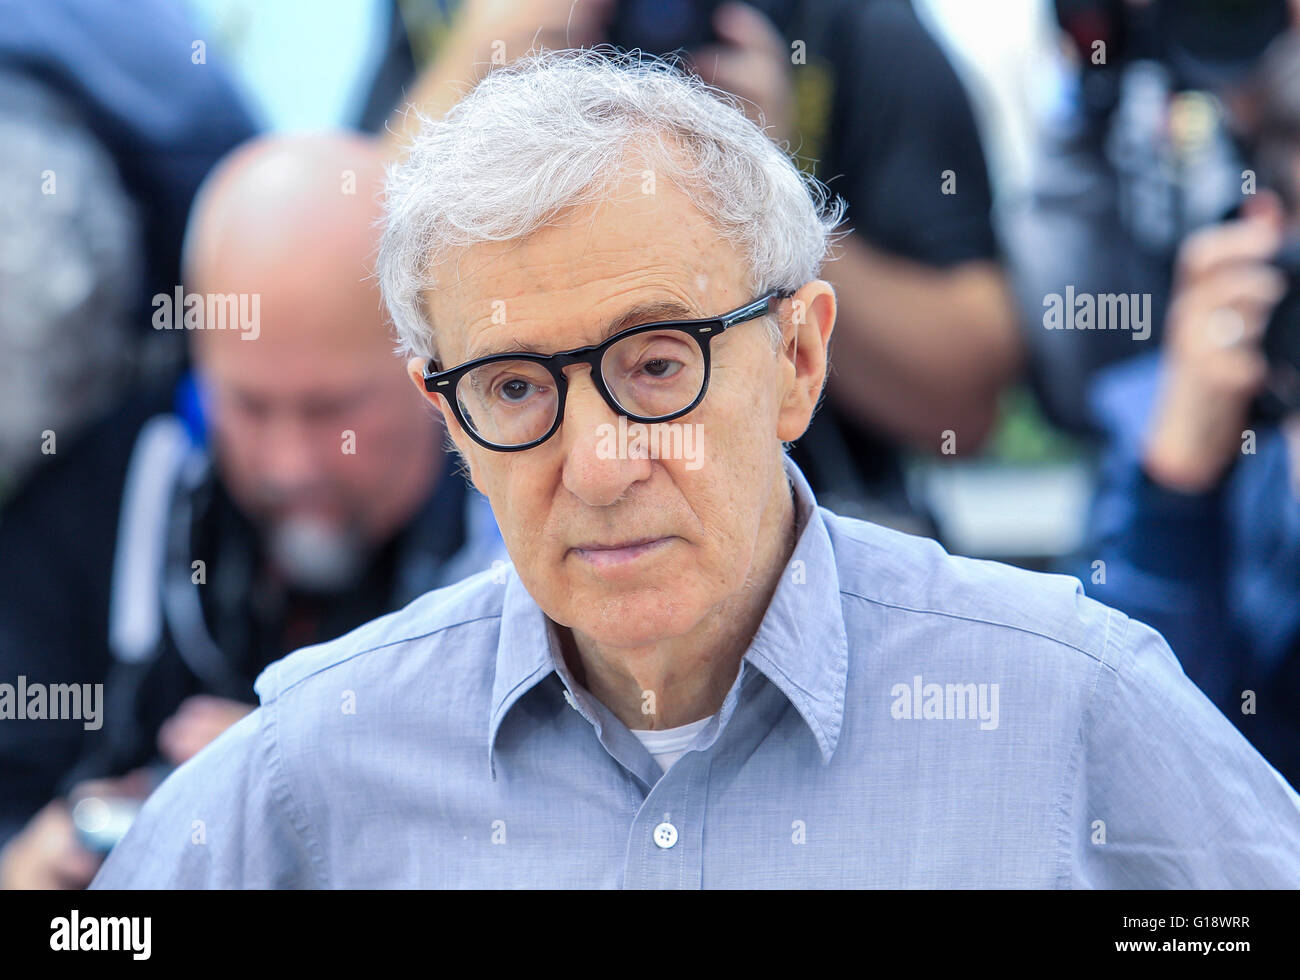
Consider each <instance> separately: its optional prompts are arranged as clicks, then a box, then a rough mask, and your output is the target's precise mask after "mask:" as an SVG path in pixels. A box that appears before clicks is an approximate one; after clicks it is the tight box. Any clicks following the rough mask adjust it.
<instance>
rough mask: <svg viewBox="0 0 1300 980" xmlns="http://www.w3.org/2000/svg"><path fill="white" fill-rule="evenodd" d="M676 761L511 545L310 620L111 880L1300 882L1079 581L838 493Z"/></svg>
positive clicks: (1136, 637)
mask: <svg viewBox="0 0 1300 980" xmlns="http://www.w3.org/2000/svg"><path fill="white" fill-rule="evenodd" d="M786 468H787V473H788V474H789V477H790V482H791V485H792V487H793V490H794V494H795V500H796V512H797V519H798V521H799V525H800V535H799V538H798V544H797V547H796V549H795V551H794V554H793V555H792V557H791V559H790V562H789V565H788V566H787V568H786V570H785V572H784V575H783V577H782V579H781V582H780V585H779V586H778V588H777V590H776V592H775V594H774V596H773V598H772V602H771V605H770V606H769V608H768V610H767V613H766V615H765V617H764V619H763V621H762V625H761V626H760V628H759V631H758V634H757V635H756V636H755V638H754V641H753V643H752V644H751V645H750V647H749V649H748V650H747V651H746V653H745V656H744V659H743V661H742V663H741V669H740V671H739V674H738V676H737V677H736V679H735V682H734V683H733V684H732V685H731V689H730V690H729V692H728V693H727V696H726V699H725V700H724V702H723V704H722V706H721V709H720V710H719V711H718V713H717V715H716V716H715V717H714V718H713V719H712V720H711V721H710V722H709V723H708V724H707V725H706V726H705V727H704V729H703V730H702V731H701V732H700V733H699V734H698V735H697V737H696V740H695V742H694V743H693V746H692V748H691V749H690V750H688V751H687V752H686V754H685V755H683V756H682V757H681V758H680V759H679V760H678V761H677V762H676V763H674V764H673V765H672V766H671V768H669V770H668V771H667V772H666V773H664V772H662V771H661V770H660V769H659V767H658V766H657V765H656V764H655V762H654V759H653V758H652V757H651V755H650V753H649V752H648V751H647V750H646V748H645V747H644V746H643V745H642V744H641V743H640V742H639V741H638V740H637V738H635V737H634V736H633V735H632V733H631V732H630V731H629V730H628V729H627V728H626V727H625V726H624V725H623V724H622V723H621V722H620V721H619V720H618V719H617V718H615V717H614V715H613V714H612V713H611V712H610V711H609V710H608V709H607V708H606V707H605V706H604V705H602V704H601V703H600V702H598V701H597V700H596V699H595V698H593V697H592V696H591V694H589V693H588V692H587V691H586V690H584V689H583V688H582V687H580V686H579V685H578V684H577V683H576V682H575V681H574V679H573V676H572V674H571V673H570V672H569V670H568V669H567V667H566V666H565V663H564V661H563V658H562V657H561V656H560V655H559V653H558V645H557V643H556V640H555V636H554V634H553V632H552V629H553V628H552V627H550V626H549V623H548V620H547V619H546V617H545V615H544V614H543V612H542V610H541V609H540V608H539V607H538V606H537V604H536V603H535V602H534V601H533V600H532V598H531V597H530V596H529V595H528V593H527V592H526V591H525V590H524V587H523V585H522V583H521V582H520V580H519V578H518V577H517V576H516V575H515V574H514V571H513V569H510V568H503V569H498V570H497V571H496V572H486V573H484V574H480V575H477V576H474V577H473V578H469V579H466V580H465V581H463V582H460V583H459V584H457V585H454V586H451V587H449V588H446V589H440V590H438V591H435V592H431V593H428V594H427V595H425V596H423V597H422V598H420V599H418V600H416V601H415V602H413V603H412V604H411V605H409V606H407V607H406V608H405V609H403V610H401V611H400V612H396V613H393V614H392V615H389V616H386V617H384V618H382V619H379V620H376V621H374V622H372V623H370V624H367V625H366V626H363V627H361V628H360V629H358V630H356V631H354V632H352V633H350V634H348V635H347V636H344V637H342V638H340V639H337V640H334V641H332V642H330V643H325V644H321V645H319V646H315V647H310V648H307V649H304V650H300V651H298V652H297V653H294V654H292V655H291V656H288V657H286V658H284V659H283V660H281V661H279V662H277V663H275V664H273V665H271V666H270V667H268V668H267V669H266V671H265V672H264V673H263V674H262V676H261V678H259V680H258V684H257V690H258V694H259V696H260V697H261V702H262V704H261V707H260V708H259V709H258V710H257V711H255V712H253V713H252V714H251V715H249V716H247V717H246V718H245V719H244V720H242V721H241V722H239V723H238V724H237V725H235V726H234V727H233V728H231V729H229V730H228V731H227V732H226V733H225V734H224V735H222V736H221V737H220V738H218V739H217V740H216V741H215V742H213V743H212V744H211V745H210V746H208V748H206V749H205V750H204V751H203V752H201V753H200V754H199V755H197V756H196V757H195V758H194V759H193V760H191V761H190V762H189V763H187V764H186V765H184V766H182V767H181V768H180V769H179V770H177V771H176V772H175V773H174V774H173V775H172V776H171V777H170V778H169V779H168V780H167V781H166V782H165V783H164V784H163V786H162V787H161V788H159V790H158V791H157V792H156V793H155V794H154V795H153V797H152V798H151V799H150V800H149V802H148V804H147V805H146V806H145V808H144V810H143V812H142V813H141V815H140V817H139V818H138V819H137V821H136V823H135V825H134V826H133V827H132V829H131V830H130V832H129V833H128V834H127V836H126V837H125V839H124V840H123V841H122V842H121V843H120V844H119V845H118V847H117V848H116V849H115V850H114V851H113V853H112V854H111V855H110V857H109V858H108V861H107V862H106V863H105V865H104V867H103V869H102V870H101V871H100V874H99V876H98V877H97V878H96V879H95V887H100V888H104V887H109V888H112V887H124V886H132V887H137V886H138V887H156V888H196V887H356V888H369V887H394V886H402V887H406V886H410V887H434V888H444V887H447V888H458V887H480V888H497V887H500V888H523V887H543V888H566V887H583V888H619V887H622V888H701V887H707V888H734V887H740V888H750V887H763V888H766V887H860V886H883V887H924V888H954V887H1031V888H1070V887H1139V888H1140V887H1160V888H1162V887H1251V886H1255V887H1259V886H1262V887H1269V886H1281V887H1293V888H1294V887H1298V886H1300V797H1298V796H1297V795H1296V793H1295V792H1294V790H1292V789H1291V788H1290V787H1289V786H1288V785H1287V784H1286V783H1285V782H1284V781H1283V780H1282V778H1281V777H1280V776H1279V775H1278V774H1277V773H1276V771H1275V770H1274V769H1273V768H1272V767H1271V766H1269V764H1268V763H1267V762H1266V761H1265V760H1264V759H1263V758H1262V757H1261V756H1260V755H1259V754H1258V753H1257V752H1256V751H1255V750H1254V749H1252V748H1251V747H1250V745H1249V744H1248V743H1247V742H1246V741H1245V739H1243V738H1242V736H1241V735H1240V734H1239V733H1238V732H1237V730H1236V729H1235V728H1234V727H1233V725H1232V724H1231V723H1230V722H1229V721H1228V720H1227V719H1226V718H1225V717H1224V716H1223V715H1222V714H1220V713H1219V711H1218V710H1217V709H1216V708H1214V707H1213V706H1212V705H1211V704H1210V702H1209V701H1208V700H1206V698H1205V697H1204V696H1203V695H1202V694H1201V693H1200V691H1199V690H1197V688H1196V687H1195V686H1193V685H1192V684H1191V682H1189V681H1188V680H1187V678H1186V677H1185V676H1184V675H1183V672H1182V670H1181V669H1180V668H1179V666H1178V662H1177V661H1176V660H1175V658H1174V657H1173V655H1172V654H1171V653H1170V650H1169V648H1168V646H1167V645H1166V644H1165V643H1164V641H1163V640H1162V639H1161V638H1160V636H1159V634H1157V633H1156V632H1154V631H1153V630H1151V629H1149V628H1148V627H1146V626H1144V625H1142V624H1141V623H1138V622H1136V621H1134V620H1132V619H1129V618H1128V617H1126V616H1125V615H1124V614H1122V613H1120V612H1117V611H1115V610H1113V609H1110V608H1108V607H1106V606H1103V605H1101V604H1099V603H1097V602H1095V601H1093V600H1091V599H1089V598H1087V597H1086V596H1085V595H1084V594H1083V590H1082V587H1081V586H1080V584H1079V582H1078V581H1077V580H1075V579H1073V578H1068V577H1065V576H1054V575H1042V574H1037V573H1032V572H1027V571H1023V570H1020V569H1016V568H1012V567H1009V566H1005V565H999V564H995V563H992V562H985V561H973V560H969V559H964V558H956V557H952V556H950V555H948V554H947V553H945V552H944V550H943V549H942V548H941V547H940V546H939V545H938V544H936V543H935V542H933V541H930V540H927V539H924V538H919V537H912V536H909V535H905V534H901V533H898V532H894V531H890V530H886V529H884V528H881V527H877V526H875V525H872V524H867V523H864V522H861V521H856V520H849V519H846V518H843V517H839V516H837V515H835V514H832V513H831V512H829V511H827V510H824V509H821V508H819V507H818V506H817V504H816V502H815V500H814V499H813V496H812V492H811V491H810V489H809V487H808V485H807V483H806V481H805V480H804V478H803V475H802V474H801V473H800V472H799V471H798V469H797V468H796V467H795V466H794V464H793V463H792V462H790V461H789V460H788V459H787V460H786Z"/></svg>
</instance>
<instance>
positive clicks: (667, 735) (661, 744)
mask: <svg viewBox="0 0 1300 980" xmlns="http://www.w3.org/2000/svg"><path fill="white" fill-rule="evenodd" d="M712 720H713V715H709V717H707V718H701V719H700V720H699V721H693V722H691V723H690V724H688V725H682V726H681V727H679V728H661V729H659V730H658V731H642V730H641V729H636V728H634V729H632V730H631V731H632V734H633V735H635V736H636V737H637V738H639V739H640V740H641V744H642V745H644V746H645V747H646V749H647V750H648V751H649V752H650V754H651V755H652V756H654V760H655V762H657V763H659V768H660V769H662V770H663V771H664V772H667V771H668V768H669V767H670V766H671V765H672V764H673V763H674V762H676V761H677V760H678V759H680V758H681V757H682V756H684V755H685V754H686V750H687V749H688V748H690V745H691V743H692V742H694V741H695V736H696V735H698V734H699V733H700V732H702V731H704V726H705V725H707V724H708V723H709V722H711V721H712Z"/></svg>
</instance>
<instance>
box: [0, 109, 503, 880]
mask: <svg viewBox="0 0 1300 980" xmlns="http://www.w3.org/2000/svg"><path fill="white" fill-rule="evenodd" d="M384 162H385V159H384V156H383V154H382V153H381V152H380V150H379V149H378V147H377V145H376V143H375V141H374V140H372V139H370V138H369V137H363V136H360V135H357V134H351V133H321V134H302V135H287V136H271V137H263V138H261V139H258V140H253V141H250V142H248V143H246V144H244V145H243V146H241V147H240V148H239V149H237V150H235V151H234V152H233V153H231V154H230V155H228V156H227V157H226V158H225V159H223V161H222V162H221V163H220V164H219V165H218V167H217V169H216V170H215V171H214V172H213V175H212V176H211V177H210V178H209V180H208V182H207V183H205V184H204V186H203V189H202V190H201V191H200V194H199V196H198V198H197V200H196V203H195V207H194V212H193V214H192V216H191V220H190V224H189V230H188V232H187V236H186V240H185V261H184V268H185V277H184V278H185V281H184V284H183V287H181V286H178V287H177V289H176V293H175V295H176V296H178V297H179V296H180V295H181V294H182V293H184V294H188V298H187V299H185V300H184V301H183V302H182V301H181V300H180V299H177V301H176V305H175V306H172V305H171V300H172V294H166V293H164V294H159V296H158V297H156V298H155V300H156V304H157V313H156V315H155V317H154V324H155V327H156V328H158V329H168V330H184V331H185V333H184V338H185V340H186V341H187V342H188V344H189V346H190V348H191V352H192V355H193V359H194V364H195V370H194V375H193V377H187V378H186V379H184V380H182V382H181V383H180V384H179V385H176V387H175V393H174V395H175V397H174V402H173V404H171V405H165V406H164V407H162V408H157V409H155V410H153V411H150V412H142V411H139V410H138V409H137V407H136V406H134V405H133V406H128V407H126V408H124V409H123V410H122V411H120V412H118V413H116V414H115V415H114V416H113V417H112V418H111V419H110V420H108V421H107V422H106V423H104V424H103V425H101V426H99V427H97V428H96V429H94V430H92V431H91V433H90V434H89V435H88V436H87V438H86V439H85V440H83V441H81V442H80V443H78V444H75V445H73V446H72V447H70V448H69V449H68V450H67V451H66V452H60V454H59V455H58V457H57V458H56V459H55V460H54V461H52V462H51V463H50V464H49V465H48V466H46V467H43V468H42V469H41V470H40V471H38V472H37V473H36V474H35V475H34V476H33V478H32V479H31V480H29V481H28V482H27V483H26V484H25V485H24V487H23V488H22V489H21V490H20V491H19V492H18V494H17V495H16V496H15V497H14V499H13V500H12V501H11V502H10V503H9V505H8V506H7V508H6V510H5V512H4V519H3V521H2V522H0V556H3V561H0V683H5V684H7V685H12V686H13V687H14V688H17V689H18V690H19V691H21V690H23V689H24V688H26V689H38V690H41V691H44V690H48V689H51V688H52V687H53V686H54V685H61V686H66V685H68V684H69V683H72V684H73V685H75V686H77V687H78V688H79V689H82V690H85V689H89V690H90V691H94V690H95V689H96V685H99V688H98V689H99V691H100V692H101V693H100V696H99V697H97V698H95V699H94V702H95V705H96V707H95V709H94V712H93V714H94V715H95V717H94V718H93V719H90V720H86V719H84V718H77V717H69V716H68V714H67V713H66V712H56V711H46V710H45V709H44V708H42V709H41V710H40V712H39V713H38V712H35V711H32V712H26V713H25V714H20V715H19V716H18V717H17V718H16V719H15V718H14V716H13V715H12V714H10V715H9V717H10V718H11V719H12V720H8V721H6V722H5V723H4V724H3V725H0V786H3V788H4V793H3V795H0V844H3V845H4V846H3V850H0V887H7V888H14V887H16V888H38V887H42V888H69V887H82V886H84V885H86V884H87V883H88V882H89V881H90V879H91V877H92V876H93V875H94V873H95V870H96V869H97V868H98V866H99V861H100V859H101V857H102V854H103V853H104V852H106V851H107V850H108V849H109V848H110V847H111V846H112V845H113V843H114V842H115V840H116V839H117V838H118V837H120V836H121V834H122V833H123V832H124V831H125V829H126V826H127V825H128V824H129V823H130V820H131V818H132V816H133V811H134V810H135V809H138V806H139V802H140V799H141V798H142V797H144V796H147V795H148V793H149V792H150V791H151V789H152V788H153V783H155V782H157V780H158V777H159V776H161V775H163V774H165V772H166V771H167V770H168V769H169V768H170V767H173V766H179V765H182V764H183V763H185V762H186V761H187V760H189V759H190V758H191V757H193V756H194V755H196V754H197V753H199V752H200V751H201V750H202V749H203V748H204V747H206V746H207V745H208V744H209V743H211V742H212V741H214V740H215V739H216V738H217V737H218V736H219V735H220V734H221V733H222V732H224V731H225V730H226V729H227V728H229V727H230V726H231V725H233V724H235V723H236V722H237V721H238V720H239V719H241V718H243V717H244V716H245V715H246V714H248V713H249V712H250V711H252V710H253V707H254V702H255V701H256V695H255V692H254V687H253V682H254V680H255V679H256V677H257V676H258V674H259V673H260V672H261V671H262V670H263V668H265V667H266V666H267V665H268V664H269V663H271V662H273V661H275V660H278V659H279V658H280V657H282V656H283V655H284V654H286V653H288V652H289V651H291V650H294V649H297V648H299V647H302V646H309V645H311V644H315V643H320V642H324V641H326V640H330V639H334V638H335V637H338V636H341V635H343V634H345V633H347V632H349V631H351V630H352V629H354V628H355V627H357V626H359V625H360V624H362V623H364V622H367V621H369V620H372V619H374V618H376V617H378V616H381V615H383V614H384V613H387V612H390V611H393V610H395V609H398V608H400V607H401V606H403V605H406V604H407V603H408V602H410V601H411V600H412V599H414V598H415V597H417V596H419V595H420V594H422V593H424V592H425V591H428V590H429V589H432V588H436V587H438V586H441V585H444V584H447V583H450V582H454V581H457V580H459V579H460V578H463V577H464V576H466V575H469V574H471V573H473V572H478V571H482V570H483V569H485V568H489V567H491V563H492V561H493V560H494V559H498V560H499V559H500V558H503V557H504V546H503V545H502V542H501V537H500V533H499V532H498V531H497V528H496V523H495V521H494V519H493V516H492V513H491V509H490V507H489V506H488V504H487V501H486V500H484V499H483V498H482V497H481V496H480V495H478V494H475V493H473V492H472V491H470V489H469V488H468V487H467V485H466V483H465V481H464V480H463V479H462V478H461V476H460V474H459V472H458V471H457V468H456V464H455V462H454V460H453V458H452V457H451V456H449V455H448V454H447V453H445V452H444V451H443V449H442V446H441V445H440V443H441V440H442V437H443V432H442V430H441V429H440V428H438V427H436V426H433V427H431V426H430V425H429V419H428V412H427V410H426V409H425V407H424V405H423V404H422V403H421V402H420V401H419V400H418V399H417V398H415V397H413V396H412V393H411V391H410V389H409V387H408V385H409V382H408V381H407V380H406V378H405V377H404V375H403V373H402V370H401V364H400V362H399V361H398V360H397V359H396V358H394V356H393V351H392V338H391V336H390V334H389V332H388V329H387V324H386V322H385V319H384V314H383V310H382V307H381V305H380V296H379V292H378V289H377V287H376V285H375V283H374V281H373V277H372V275H371V271H370V265H369V262H370V261H371V258H372V253H373V250H374V248H375V247H376V244H377V236H378V231H377V228H376V226H375V223H376V219H377V217H378V216H379V214H380V202H379V200H378V194H379V191H380V188H381V186H382V174H383V166H384ZM227 299H228V300H230V301H232V303H233V305H231V306H228V307H224V309H225V310H226V311H227V312H228V313H229V316H226V315H224V314H222V315H215V316H214V314H218V311H220V310H222V309H223V307H222V306H220V305H217V304H215V303H214V300H217V301H221V300H227ZM205 310H206V311H207V312H206V314H205V313H204V311H205ZM236 310H237V311H238V319H237V321H236V319H235V312H234V311H236ZM164 313H170V314H171V315H167V316H164V315H163V314H164ZM246 313H247V314H250V315H249V316H248V318H247V319H246V318H245V314H246ZM178 339H179V338H178ZM66 356H69V357H73V356H76V352H74V351H68V352H67V354H66ZM168 394H171V392H168ZM142 401H143V402H145V403H148V402H149V401H150V399H149V398H144V399H142ZM168 401H172V399H168ZM18 697H19V699H22V700H24V701H25V700H26V699H25V698H24V696H23V694H21V693H20V694H19V695H18ZM78 703H79V704H80V703H81V702H78ZM20 710H21V709H20ZM79 713H80V712H79ZM87 780H90V781H92V782H90V783H89V784H87V783H86V781H87Z"/></svg>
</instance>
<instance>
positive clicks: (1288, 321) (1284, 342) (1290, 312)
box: [1252, 236, 1300, 422]
mask: <svg viewBox="0 0 1300 980" xmlns="http://www.w3.org/2000/svg"><path fill="white" fill-rule="evenodd" d="M1273 264H1274V265H1275V266H1277V267H1278V268H1279V269H1280V270H1281V271H1282V273H1283V274H1284V275H1285V276H1286V280H1287V289H1286V293H1285V295H1283V297H1282V299H1281V301H1279V302H1278V304H1277V306H1276V307H1274V309H1273V314H1272V316H1271V317H1269V321H1268V325H1267V326H1266V327H1265V328H1264V338H1263V342H1262V344H1261V347H1262V349H1263V351H1264V356H1265V357H1266V358H1267V359H1268V384H1267V387H1266V388H1265V390H1264V391H1263V392H1262V393H1261V395H1260V396H1259V398H1257V399H1256V402H1255V408H1254V411H1253V413H1252V417H1253V418H1254V419H1255V420H1257V421H1273V422H1275V421H1277V420H1279V419H1281V418H1282V417H1283V416H1284V415H1288V414H1290V413H1292V412H1295V411H1300V236H1292V237H1290V238H1288V239H1287V240H1286V242H1284V243H1283V245H1282V247H1281V248H1280V249H1279V250H1278V253H1277V255H1276V256H1274V258H1273Z"/></svg>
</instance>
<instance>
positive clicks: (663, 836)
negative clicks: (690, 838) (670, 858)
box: [655, 823, 677, 850]
mask: <svg viewBox="0 0 1300 980" xmlns="http://www.w3.org/2000/svg"><path fill="white" fill-rule="evenodd" d="M655 843H656V844H658V845H659V846H660V847H662V848H663V849H664V850H667V849H668V848H670V847H672V846H673V845H674V844H676V843H677V828H676V827H674V826H673V825H672V824H670V823H661V824H660V825H659V826H658V827H656V828H655Z"/></svg>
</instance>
